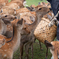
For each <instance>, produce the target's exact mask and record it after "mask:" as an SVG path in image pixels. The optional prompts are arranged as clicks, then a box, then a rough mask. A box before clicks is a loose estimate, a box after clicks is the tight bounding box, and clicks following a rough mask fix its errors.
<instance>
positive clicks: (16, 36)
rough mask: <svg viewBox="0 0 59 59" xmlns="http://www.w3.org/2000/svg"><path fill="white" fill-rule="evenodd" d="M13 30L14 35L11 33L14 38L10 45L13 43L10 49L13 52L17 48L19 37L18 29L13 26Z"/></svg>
mask: <svg viewBox="0 0 59 59" xmlns="http://www.w3.org/2000/svg"><path fill="white" fill-rule="evenodd" d="M13 29H14V33H13V34H14V37H13V40H12V42H11V43H13V46H12V49H13V51H14V52H15V51H16V50H17V49H18V48H19V45H20V39H21V35H20V30H19V28H17V27H16V26H13Z"/></svg>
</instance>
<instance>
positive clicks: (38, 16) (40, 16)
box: [37, 14, 43, 24]
mask: <svg viewBox="0 0 59 59" xmlns="http://www.w3.org/2000/svg"><path fill="white" fill-rule="evenodd" d="M42 17H43V15H41V14H39V15H38V14H37V19H38V23H39V22H40V21H41V18H42ZM38 23H37V24H38Z"/></svg>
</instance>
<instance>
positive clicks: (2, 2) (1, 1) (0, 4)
mask: <svg viewBox="0 0 59 59" xmlns="http://www.w3.org/2000/svg"><path fill="white" fill-rule="evenodd" d="M7 3H8V0H0V8H2V7H3V6H5V5H6V4H7Z"/></svg>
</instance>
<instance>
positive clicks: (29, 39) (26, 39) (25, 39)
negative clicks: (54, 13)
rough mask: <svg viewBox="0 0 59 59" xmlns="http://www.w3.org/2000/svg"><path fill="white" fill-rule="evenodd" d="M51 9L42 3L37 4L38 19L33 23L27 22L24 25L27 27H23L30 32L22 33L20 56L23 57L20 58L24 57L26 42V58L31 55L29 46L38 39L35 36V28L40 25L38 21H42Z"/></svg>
mask: <svg viewBox="0 0 59 59" xmlns="http://www.w3.org/2000/svg"><path fill="white" fill-rule="evenodd" d="M45 11H46V12H45ZM49 11H50V9H49V8H47V7H44V6H42V5H39V6H36V7H35V12H36V15H37V18H36V20H35V21H34V22H33V23H32V24H27V23H26V24H25V25H24V26H25V27H24V28H23V29H25V30H26V31H25V33H26V32H28V33H27V35H22V38H21V43H20V56H21V57H20V59H22V57H23V46H24V44H25V50H26V56H27V57H26V59H29V56H28V54H29V53H28V51H29V47H30V46H33V42H34V40H35V39H36V38H35V36H34V30H35V28H36V26H37V25H38V23H39V22H40V20H41V18H42V17H43V15H45V14H46V13H48V12H49ZM23 31H24V30H23ZM23 33H24V32H23ZM32 50H33V49H32ZM32 53H33V52H32ZM32 59H33V55H32Z"/></svg>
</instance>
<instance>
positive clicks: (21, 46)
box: [20, 44, 24, 59]
mask: <svg viewBox="0 0 59 59" xmlns="http://www.w3.org/2000/svg"><path fill="white" fill-rule="evenodd" d="M23 46H24V44H20V59H22V58H23Z"/></svg>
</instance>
